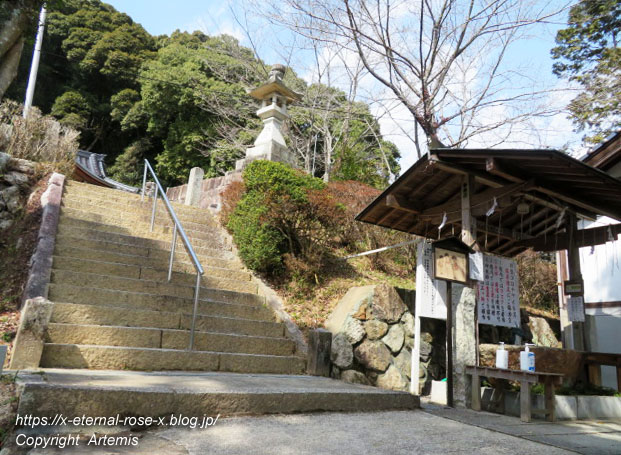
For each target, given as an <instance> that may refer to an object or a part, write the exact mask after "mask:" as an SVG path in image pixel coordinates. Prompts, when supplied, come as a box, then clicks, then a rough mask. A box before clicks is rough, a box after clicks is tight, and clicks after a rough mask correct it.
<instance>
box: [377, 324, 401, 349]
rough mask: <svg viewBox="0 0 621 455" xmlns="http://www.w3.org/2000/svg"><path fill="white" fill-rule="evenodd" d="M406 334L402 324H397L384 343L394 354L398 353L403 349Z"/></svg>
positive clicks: (385, 337) (384, 339)
mask: <svg viewBox="0 0 621 455" xmlns="http://www.w3.org/2000/svg"><path fill="white" fill-rule="evenodd" d="M404 337H405V334H404V333H403V329H402V328H401V325H400V324H395V325H393V326H391V327H390V329H389V330H388V333H387V334H386V336H384V337H383V338H382V341H383V342H384V344H385V345H386V346H388V347H389V348H390V350H391V351H392V352H393V353H395V354H396V353H398V352H399V351H400V350H401V348H402V347H403V341H404Z"/></svg>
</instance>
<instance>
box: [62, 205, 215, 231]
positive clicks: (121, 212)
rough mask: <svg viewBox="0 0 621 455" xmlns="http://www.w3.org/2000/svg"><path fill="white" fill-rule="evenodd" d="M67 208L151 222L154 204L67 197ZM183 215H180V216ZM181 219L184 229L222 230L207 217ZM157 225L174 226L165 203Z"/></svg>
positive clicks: (157, 218) (157, 217)
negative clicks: (116, 203)
mask: <svg viewBox="0 0 621 455" xmlns="http://www.w3.org/2000/svg"><path fill="white" fill-rule="evenodd" d="M61 206H62V207H63V208H65V209H70V210H79V211H82V212H87V213H89V214H97V215H104V216H107V217H109V218H117V219H121V220H123V221H126V222H127V221H128V220H133V221H138V222H141V223H149V224H150V223H151V209H152V204H148V206H147V205H146V204H145V203H143V204H133V205H132V204H128V205H125V206H122V208H121V207H120V206H116V205H115V204H113V203H108V202H103V201H102V202H97V203H94V202H92V201H90V200H89V199H82V198H74V199H67V198H63V201H62V205H61ZM180 216H181V215H178V217H180ZM180 221H181V223H182V225H183V229H185V230H186V231H187V230H192V231H202V232H211V233H219V232H221V229H222V228H221V227H220V226H219V225H217V224H216V222H215V221H213V220H212V219H209V218H207V219H206V220H204V221H196V220H187V219H181V218H180ZM155 226H158V227H172V226H173V222H172V219H171V218H170V215H169V214H168V211H166V210H165V209H164V206H163V204H160V205H158V210H156V215H155Z"/></svg>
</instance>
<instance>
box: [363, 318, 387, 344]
mask: <svg viewBox="0 0 621 455" xmlns="http://www.w3.org/2000/svg"><path fill="white" fill-rule="evenodd" d="M364 330H365V332H366V333H367V337H368V338H369V340H379V339H380V338H381V337H383V336H384V335H386V332H388V324H386V323H385V322H383V321H379V320H377V319H371V320H370V321H366V322H365V323H364Z"/></svg>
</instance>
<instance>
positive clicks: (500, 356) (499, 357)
mask: <svg viewBox="0 0 621 455" xmlns="http://www.w3.org/2000/svg"><path fill="white" fill-rule="evenodd" d="M496 368H504V369H505V370H506V369H508V368H509V352H508V351H506V350H505V344H504V343H503V342H502V341H501V342H500V347H499V348H498V349H497V350H496Z"/></svg>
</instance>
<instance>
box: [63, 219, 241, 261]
mask: <svg viewBox="0 0 621 455" xmlns="http://www.w3.org/2000/svg"><path fill="white" fill-rule="evenodd" d="M76 221H77V222H76ZM83 223H88V224H83ZM58 227H59V230H74V229H81V230H86V231H92V232H98V233H101V234H103V235H112V236H123V237H126V238H128V239H129V240H128V239H126V240H125V242H129V243H128V244H129V245H134V246H139V245H138V244H139V243H153V242H162V243H164V244H169V245H170V244H171V241H172V230H171V231H170V232H165V233H157V232H155V231H154V232H148V231H147V230H145V231H139V232H134V233H133V234H132V233H126V232H118V231H115V230H114V229H112V230H110V229H106V228H118V229H125V228H124V227H122V226H117V225H115V224H106V223H97V222H95V221H86V220H75V219H67V218H63V217H62V216H61V217H60V220H59V222H58ZM145 229H146V228H145ZM186 234H187V232H186ZM188 240H189V241H190V244H191V245H192V248H194V249H195V250H198V249H206V250H212V251H220V252H221V254H227V255H231V254H233V253H232V249H233V247H232V243H229V242H227V243H223V242H220V243H219V242H218V241H215V240H213V241H212V240H207V239H201V238H198V237H192V236H191V235H189V234H188ZM177 241H178V245H182V241H181V238H178V240H177Z"/></svg>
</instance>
